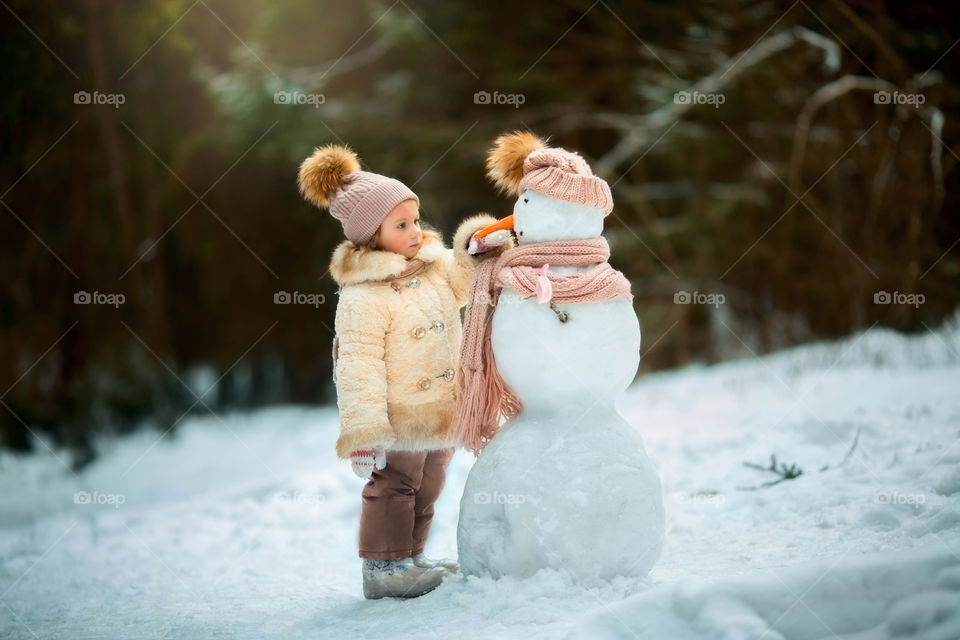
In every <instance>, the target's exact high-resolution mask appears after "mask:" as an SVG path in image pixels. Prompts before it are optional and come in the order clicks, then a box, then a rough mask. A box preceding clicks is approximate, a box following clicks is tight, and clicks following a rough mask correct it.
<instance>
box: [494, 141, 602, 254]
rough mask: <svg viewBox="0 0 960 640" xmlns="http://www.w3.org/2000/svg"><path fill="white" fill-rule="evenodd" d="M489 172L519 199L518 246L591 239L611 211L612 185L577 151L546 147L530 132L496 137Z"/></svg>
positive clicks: (515, 215)
mask: <svg viewBox="0 0 960 640" xmlns="http://www.w3.org/2000/svg"><path fill="white" fill-rule="evenodd" d="M487 176H489V177H490V178H491V179H492V180H493V182H494V184H495V185H496V186H497V187H498V188H499V189H500V190H501V191H504V192H505V193H508V194H510V195H514V196H516V197H517V201H516V205H515V206H514V230H515V231H516V233H517V240H518V242H519V243H520V244H529V243H533V242H547V241H552V240H570V239H575V238H595V237H597V236H599V235H600V232H601V231H602V230H603V218H604V216H606V215H607V214H609V213H610V212H611V211H612V210H613V198H612V196H611V195H610V186H609V185H607V183H606V181H604V180H603V179H602V178H600V177H598V176H596V175H594V173H593V171H591V169H590V166H589V165H588V164H587V162H586V161H585V160H584V159H583V158H581V157H580V156H579V155H577V154H576V153H572V152H570V151H566V150H565V149H559V148H550V147H547V143H546V142H545V141H543V140H541V139H540V138H538V137H536V136H535V135H533V134H532V133H524V132H519V131H517V132H514V133H510V134H505V135H502V136H500V137H499V138H497V139H496V140H495V141H494V146H493V148H492V149H491V150H490V152H489V154H488V155H487Z"/></svg>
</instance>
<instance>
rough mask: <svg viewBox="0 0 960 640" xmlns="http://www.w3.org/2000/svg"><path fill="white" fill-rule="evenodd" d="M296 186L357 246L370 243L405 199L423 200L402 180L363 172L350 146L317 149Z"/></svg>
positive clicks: (308, 159)
mask: <svg viewBox="0 0 960 640" xmlns="http://www.w3.org/2000/svg"><path fill="white" fill-rule="evenodd" d="M297 185H298V186H299V187H300V194H301V195H302V196H303V198H304V199H305V200H306V201H307V202H309V203H311V204H313V205H316V206H317V207H320V208H321V209H329V210H330V214H331V215H332V216H333V217H334V218H336V219H337V220H339V221H340V223H341V224H342V225H343V232H344V235H346V236H347V238H348V239H349V240H351V241H352V242H353V243H354V244H357V245H363V244H367V243H368V242H369V241H370V239H371V238H372V237H373V235H374V234H375V233H376V232H377V229H379V228H380V224H381V223H382V222H383V219H384V218H386V217H387V214H389V213H390V211H391V210H393V208H394V207H395V206H397V205H398V204H400V203H401V202H403V201H404V200H415V201H416V202H417V204H419V203H420V199H419V198H418V197H417V194H415V193H414V192H413V191H411V190H410V188H409V187H407V185H405V184H403V183H402V182H400V181H399V180H394V179H393V178H388V177H386V176H381V175H379V174H377V173H371V172H369V171H361V169H360V160H359V159H358V158H357V154H356V153H354V152H353V150H352V149H350V147H347V146H344V145H339V144H329V145H326V146H324V147H317V148H316V149H314V152H313V154H312V155H311V156H310V157H308V158H307V159H306V160H304V161H303V162H302V163H301V164H300V172H299V174H298V176H297Z"/></svg>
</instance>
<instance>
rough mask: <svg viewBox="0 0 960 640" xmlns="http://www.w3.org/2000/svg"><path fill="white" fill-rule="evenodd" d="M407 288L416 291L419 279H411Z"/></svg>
mask: <svg viewBox="0 0 960 640" xmlns="http://www.w3.org/2000/svg"><path fill="white" fill-rule="evenodd" d="M407 286H408V287H411V288H413V289H416V288H417V287H419V286H420V278H411V279H410V284H408V285H407Z"/></svg>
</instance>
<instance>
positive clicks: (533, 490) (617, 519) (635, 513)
mask: <svg viewBox="0 0 960 640" xmlns="http://www.w3.org/2000/svg"><path fill="white" fill-rule="evenodd" d="M545 443H547V444H546V446H544V444H545ZM571 449H577V450H579V451H580V452H581V453H580V455H578V456H574V457H569V456H568V455H566V452H569V451H570V450H571ZM663 533H664V511H663V499H662V496H661V490H660V480H659V478H658V477H657V474H656V473H655V472H654V471H653V469H652V467H651V465H650V462H649V460H648V459H647V456H646V454H645V453H644V451H643V445H642V443H641V442H640V440H639V438H637V437H636V436H635V435H634V434H633V432H632V431H631V430H630V427H629V425H627V424H620V423H619V421H618V420H617V418H616V417H615V414H614V416H611V415H610V412H609V411H602V410H601V411H595V410H590V409H586V408H579V409H574V410H571V412H570V413H567V414H566V415H558V416H553V417H548V416H541V417H536V418H532V417H526V416H523V415H521V416H519V417H518V418H516V419H515V420H513V421H511V422H510V423H509V424H507V425H505V426H504V427H503V428H502V429H501V430H500V432H499V433H498V434H497V436H496V437H495V438H494V439H493V441H491V443H490V444H489V445H488V446H487V448H486V449H484V451H483V453H482V454H481V455H480V457H479V458H478V459H477V462H476V464H475V465H474V467H473V469H472V470H471V472H470V477H469V479H468V480H467V484H466V487H465V488H464V493H463V498H462V499H461V505H460V523H459V526H458V529H457V544H458V547H459V549H460V567H461V571H462V572H463V573H464V574H465V575H488V576H492V577H494V578H500V577H503V576H507V575H510V576H515V577H519V578H526V577H529V576H532V575H533V574H534V573H536V572H537V571H539V570H540V569H543V568H553V569H558V570H565V571H568V572H569V573H570V574H571V575H572V576H573V578H574V579H575V580H576V581H577V582H579V583H582V584H584V585H586V586H594V585H596V584H597V583H598V582H600V581H609V580H612V579H613V578H615V577H617V576H627V577H641V576H645V575H646V574H647V573H648V572H649V571H650V568H651V567H652V566H653V564H654V563H655V562H656V561H657V559H658V558H659V557H660V551H661V545H662V542H663Z"/></svg>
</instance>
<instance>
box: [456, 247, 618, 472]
mask: <svg viewBox="0 0 960 640" xmlns="http://www.w3.org/2000/svg"><path fill="white" fill-rule="evenodd" d="M609 257H610V247H609V245H608V244H607V241H606V239H605V238H602V237H599V238H588V239H583V240H560V241H556V242H538V243H536V244H528V245H521V246H519V247H516V248H514V249H509V250H507V251H504V252H503V253H502V254H501V255H500V256H498V257H497V258H491V259H487V260H484V261H482V262H481V263H480V264H479V265H478V266H477V269H476V271H475V272H474V276H473V282H472V283H471V285H470V297H469V299H468V300H467V310H466V314H465V316H464V327H463V344H462V346H461V349H460V368H459V369H460V370H459V371H458V375H457V403H456V408H455V410H454V416H453V421H452V423H451V425H450V431H449V436H448V439H449V440H450V442H451V443H452V444H454V445H457V446H462V447H466V448H467V449H470V450H471V451H473V453H474V455H477V456H479V455H480V451H481V450H483V448H484V447H486V446H487V443H488V442H489V441H490V439H491V438H493V436H494V435H495V434H496V433H497V430H498V429H499V428H500V416H501V415H503V416H504V417H505V418H513V417H516V416H517V415H519V414H520V412H521V411H522V410H523V405H522V404H521V403H520V399H519V398H517V396H516V394H515V393H514V391H513V390H512V389H511V388H510V387H509V386H508V385H507V384H506V382H504V380H503V378H501V377H500V374H499V372H498V371H497V365H496V362H495V361H494V358H493V348H492V347H491V344H490V328H491V324H492V323H491V322H490V319H489V317H488V315H487V305H488V303H489V304H490V305H493V306H494V307H496V305H497V301H498V300H499V298H500V292H501V290H502V289H503V287H509V288H511V289H514V290H516V291H518V292H520V294H521V295H524V296H526V295H528V294H537V295H538V302H540V301H542V304H546V303H547V302H548V301H549V302H551V303H553V302H557V303H566V304H580V303H585V302H605V301H607V300H613V299H614V298H619V297H623V298H626V299H627V300H630V301H631V302H632V301H633V295H632V294H631V293H630V281H629V280H627V279H626V277H625V276H624V275H623V274H622V273H620V272H619V271H617V270H616V269H614V268H613V267H611V266H610V264H609V263H608V262H607V259H608V258H609ZM548 264H549V265H561V266H587V265H596V266H594V267H593V268H592V269H590V270H589V271H585V272H583V273H576V274H572V275H566V276H561V275H557V274H554V273H549V272H548V271H547V272H546V273H545V274H543V273H541V269H542V267H543V266H544V265H548ZM544 277H545V278H546V279H547V280H549V283H546V282H543V280H542V279H543V278H544ZM538 278H539V279H541V280H540V286H539V287H538V286H537V285H538ZM490 315H492V314H490ZM558 321H559V320H558ZM558 347H560V348H562V345H558Z"/></svg>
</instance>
